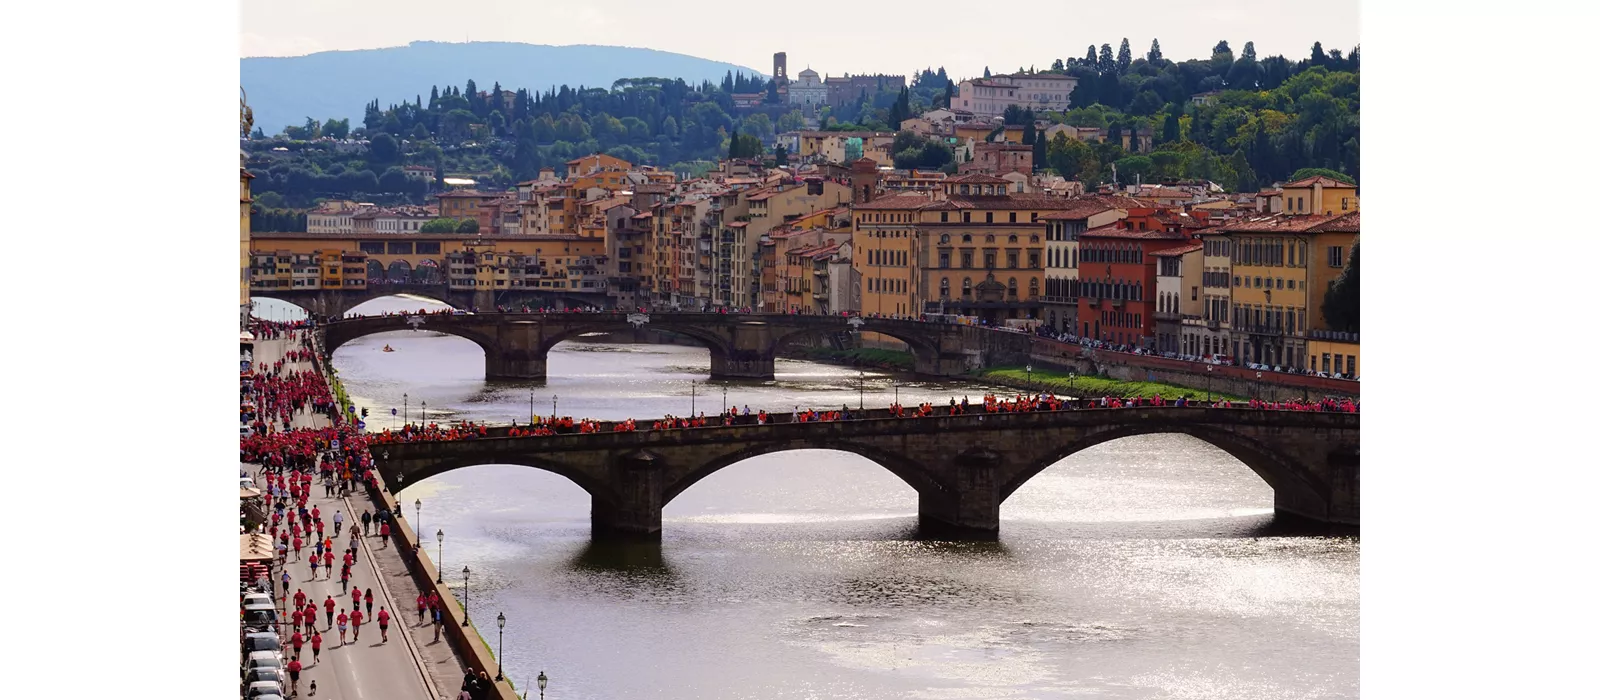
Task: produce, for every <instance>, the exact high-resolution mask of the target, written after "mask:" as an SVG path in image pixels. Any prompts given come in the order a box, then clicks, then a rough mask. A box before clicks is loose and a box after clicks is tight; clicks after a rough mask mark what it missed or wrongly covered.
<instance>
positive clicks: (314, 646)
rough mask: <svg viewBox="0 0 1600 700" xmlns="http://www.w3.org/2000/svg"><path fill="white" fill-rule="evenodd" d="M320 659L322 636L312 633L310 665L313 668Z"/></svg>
mask: <svg viewBox="0 0 1600 700" xmlns="http://www.w3.org/2000/svg"><path fill="white" fill-rule="evenodd" d="M321 659H322V635H321V634H319V633H317V632H312V633H311V664H312V665H313V666H315V665H317V664H318V663H321ZM312 694H313V695H315V694H316V693H315V691H313V692H312Z"/></svg>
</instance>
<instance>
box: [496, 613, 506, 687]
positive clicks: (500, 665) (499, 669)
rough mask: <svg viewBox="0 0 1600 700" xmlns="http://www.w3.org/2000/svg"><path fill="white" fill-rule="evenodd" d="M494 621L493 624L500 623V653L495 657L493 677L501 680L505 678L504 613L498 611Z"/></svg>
mask: <svg viewBox="0 0 1600 700" xmlns="http://www.w3.org/2000/svg"><path fill="white" fill-rule="evenodd" d="M494 621H495V624H497V625H500V653H499V655H497V657H496V658H495V669H494V679H495V680H497V681H503V680H505V679H506V676H505V670H506V614H505V613H500V614H499V615H498V616H496V617H495V618H494Z"/></svg>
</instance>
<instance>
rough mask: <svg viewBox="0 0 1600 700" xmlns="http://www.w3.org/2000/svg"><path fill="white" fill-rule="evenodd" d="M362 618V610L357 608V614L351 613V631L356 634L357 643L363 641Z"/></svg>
mask: <svg viewBox="0 0 1600 700" xmlns="http://www.w3.org/2000/svg"><path fill="white" fill-rule="evenodd" d="M362 617H363V615H362V614H361V608H356V610H355V612H352V613H350V631H351V632H353V633H355V640H354V641H357V642H359V641H361V618H362Z"/></svg>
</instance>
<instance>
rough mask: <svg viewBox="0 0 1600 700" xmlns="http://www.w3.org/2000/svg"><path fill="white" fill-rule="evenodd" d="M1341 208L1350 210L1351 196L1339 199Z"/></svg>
mask: <svg viewBox="0 0 1600 700" xmlns="http://www.w3.org/2000/svg"><path fill="white" fill-rule="evenodd" d="M1339 208H1340V209H1342V210H1344V211H1350V198H1349V197H1344V198H1342V199H1340V200H1339ZM1352 359H1353V358H1352Z"/></svg>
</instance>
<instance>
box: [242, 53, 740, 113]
mask: <svg viewBox="0 0 1600 700" xmlns="http://www.w3.org/2000/svg"><path fill="white" fill-rule="evenodd" d="M728 71H733V72H735V73H738V72H740V71H743V72H744V73H745V74H746V75H762V76H763V77H765V75H764V74H762V73H760V72H759V71H755V70H752V69H750V68H746V67H744V66H738V65H734V64H732V63H723V62H721V61H711V60H707V59H704V58H696V57H694V56H686V55H684V54H679V53H670V52H667V51H656V50H654V49H635V48H628V47H624V46H590V45H584V46H546V45H542V44H521V43H514V42H483V41H479V42H472V43H467V44H452V43H443V42H436V41H414V42H411V44H410V45H408V46H396V47H391V48H386V49H362V50H358V51H324V52H322V53H314V54H310V55H307V56H292V57H287V58H276V57H262V58H241V59H239V84H240V85H241V86H243V87H244V90H245V93H246V94H247V95H248V96H249V101H250V108H251V109H252V110H253V111H254V113H255V123H256V124H257V125H258V126H260V127H261V130H262V131H264V132H266V133H268V134H276V133H278V132H279V131H281V130H282V129H283V127H285V126H290V125H294V126H299V125H301V124H303V123H305V120H306V117H311V118H312V119H317V120H319V121H321V120H326V119H328V118H330V117H332V118H337V119H350V121H351V123H352V125H357V126H359V124H360V122H361V119H362V115H363V113H364V111H363V107H364V106H365V105H366V104H367V103H368V102H371V101H372V100H373V99H374V98H377V100H378V103H379V105H381V106H382V107H384V108H387V107H388V106H389V105H390V104H394V103H398V102H401V101H403V100H404V101H415V100H416V99H417V96H418V95H421V96H422V99H423V103H424V105H426V103H427V99H428V91H429V89H430V88H432V87H433V86H435V85H439V86H444V85H462V84H465V83H466V82H467V80H468V79H471V80H473V81H476V83H477V85H478V89H479V90H489V89H490V88H491V87H492V86H493V85H494V84H495V82H496V81H499V83H500V87H501V88H503V89H505V90H516V89H518V88H527V89H528V90H529V91H544V90H549V89H550V88H551V87H559V86H561V85H563V84H565V85H569V86H571V87H572V88H574V89H576V88H577V87H578V86H579V85H583V86H585V87H601V88H607V89H609V88H610V87H611V83H612V82H614V81H616V80H618V79H621V78H647V77H648V78H682V79H683V80H684V82H687V83H689V84H690V85H694V84H698V83H699V82H700V81H702V80H710V81H712V82H719V81H721V80H722V77H723V76H724V75H726V74H727V73H728Z"/></svg>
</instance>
